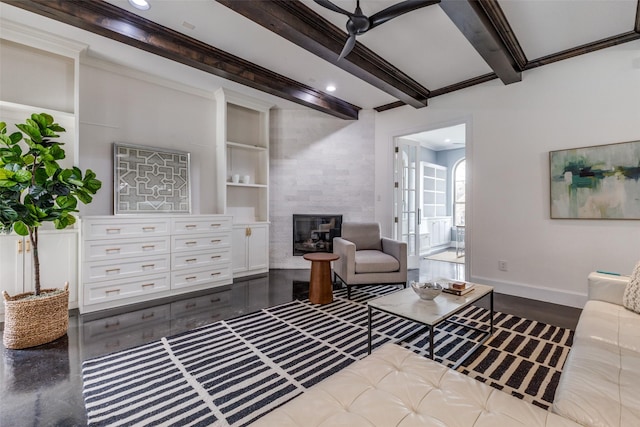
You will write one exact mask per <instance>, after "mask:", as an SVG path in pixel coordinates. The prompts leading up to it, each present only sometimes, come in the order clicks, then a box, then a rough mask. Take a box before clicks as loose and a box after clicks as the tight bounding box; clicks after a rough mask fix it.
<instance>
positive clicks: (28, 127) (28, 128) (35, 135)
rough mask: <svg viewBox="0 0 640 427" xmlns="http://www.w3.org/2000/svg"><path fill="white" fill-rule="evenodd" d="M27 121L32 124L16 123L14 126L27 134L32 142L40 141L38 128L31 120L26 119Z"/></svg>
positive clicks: (40, 135)
mask: <svg viewBox="0 0 640 427" xmlns="http://www.w3.org/2000/svg"><path fill="white" fill-rule="evenodd" d="M27 122H31V123H32V124H29V123H27V124H23V123H21V124H17V125H16V127H17V128H18V129H20V130H21V131H22V132H24V133H26V134H27V135H29V138H31V140H32V141H34V142H40V141H42V134H40V129H38V125H37V124H36V123H35V122H34V121H33V120H27Z"/></svg>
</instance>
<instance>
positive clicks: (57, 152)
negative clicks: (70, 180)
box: [49, 145, 65, 160]
mask: <svg viewBox="0 0 640 427" xmlns="http://www.w3.org/2000/svg"><path fill="white" fill-rule="evenodd" d="M49 152H50V153H51V156H52V157H53V158H54V159H55V160H62V159H64V158H65V154H64V150H63V149H62V148H60V147H59V146H58V145H54V146H53V147H51V149H50V150H49Z"/></svg>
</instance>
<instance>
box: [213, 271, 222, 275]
mask: <svg viewBox="0 0 640 427" xmlns="http://www.w3.org/2000/svg"><path fill="white" fill-rule="evenodd" d="M221 274H222V273H220V272H219V271H217V272H215V273H211V275H212V276H219V275H221Z"/></svg>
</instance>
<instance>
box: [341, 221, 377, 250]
mask: <svg viewBox="0 0 640 427" xmlns="http://www.w3.org/2000/svg"><path fill="white" fill-rule="evenodd" d="M342 238H343V239H346V240H348V241H350V242H353V243H355V245H356V251H363V250H375V251H381V250H382V241H381V240H380V224H378V223H377V222H364V223H353V222H352V223H344V224H342Z"/></svg>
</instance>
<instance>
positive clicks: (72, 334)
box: [0, 260, 580, 427]
mask: <svg viewBox="0 0 640 427" xmlns="http://www.w3.org/2000/svg"><path fill="white" fill-rule="evenodd" d="M435 277H450V278H454V279H458V280H463V279H464V266H463V265H462V264H456V263H450V262H442V261H430V260H424V261H422V263H421V265H420V269H416V270H411V271H410V273H409V281H411V280H421V281H424V280H428V279H431V278H435ZM308 280H309V270H271V271H270V272H269V274H267V275H264V276H262V277H253V278H250V279H248V280H243V281H238V282H236V283H234V284H233V285H232V286H229V287H224V288H220V289H217V290H216V291H215V292H213V293H211V292H209V293H199V294H190V295H188V296H182V297H181V298H174V299H172V300H167V301H161V302H154V303H147V304H141V305H136V306H128V307H126V308H124V309H119V310H110V311H102V312H99V313H91V314H85V315H79V314H78V313H77V310H75V311H72V313H71V318H70V325H69V331H68V333H67V335H66V336H65V337H63V338H61V339H59V340H57V341H56V342H53V343H50V344H47V345H44V346H40V347H36V348H32V349H27V350H7V349H5V348H4V347H3V346H1V345H0V351H2V356H1V362H0V380H1V381H0V426H12V427H21V426H25V427H26V426H30V427H34V426H83V425H85V424H86V416H85V410H84V402H83V398H82V376H81V365H82V362H83V361H84V360H87V359H90V358H93V357H98V356H101V355H104V354H109V353H113V352H116V351H119V350H123V349H126V348H131V347H134V346H137V345H141V344H144V343H147V342H151V341H154V340H157V339H160V338H161V337H163V336H168V335H174V334H177V333H180V332H184V331H187V330H190V329H193V328H196V327H199V326H202V325H205V324H207V323H211V322H215V321H219V320H223V319H229V318H233V317H237V316H241V315H243V314H246V313H250V312H253V311H256V310H259V309H261V308H264V307H269V306H274V305H277V304H281V303H284V302H288V301H291V300H292V299H293V298H294V294H295V293H297V292H300V291H302V292H304V286H302V288H301V284H300V282H304V281H308ZM202 304H204V305H202ZM495 309H496V310H497V311H502V312H505V313H510V314H515V315H517V316H520V317H526V318H529V319H532V320H538V321H541V322H545V323H550V324H553V325H556V326H560V327H565V328H572V329H573V328H575V325H576V323H577V320H578V316H579V315H580V310H578V309H574V308H570V307H564V306H560V305H555V304H548V303H544V302H540V301H533V300H528V299H524V298H519V297H513V296H509V295H501V294H496V295H495Z"/></svg>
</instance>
